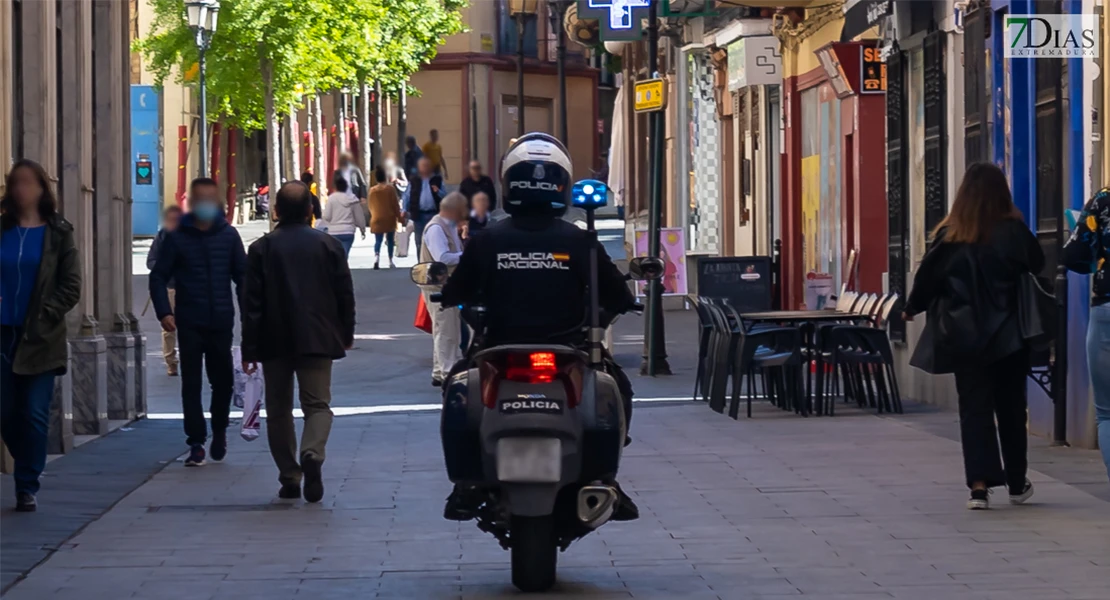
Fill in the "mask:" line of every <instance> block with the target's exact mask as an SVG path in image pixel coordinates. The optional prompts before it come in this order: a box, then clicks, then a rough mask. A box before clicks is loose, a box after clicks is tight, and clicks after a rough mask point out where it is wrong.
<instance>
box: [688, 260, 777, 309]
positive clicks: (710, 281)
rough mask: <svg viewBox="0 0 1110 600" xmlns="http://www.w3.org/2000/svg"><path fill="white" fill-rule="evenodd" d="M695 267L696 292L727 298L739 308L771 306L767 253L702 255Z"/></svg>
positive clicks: (707, 296)
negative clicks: (758, 254)
mask: <svg viewBox="0 0 1110 600" xmlns="http://www.w3.org/2000/svg"><path fill="white" fill-rule="evenodd" d="M697 268H698V272H697V281H698V295H699V296H704V297H706V298H728V300H729V302H730V303H731V304H732V306H733V307H735V308H736V310H738V311H740V312H758V311H763V310H771V299H772V298H771V296H772V284H773V281H772V279H771V273H772V266H771V258H770V257H769V256H724V257H709V256H702V257H699V258H698V267H697Z"/></svg>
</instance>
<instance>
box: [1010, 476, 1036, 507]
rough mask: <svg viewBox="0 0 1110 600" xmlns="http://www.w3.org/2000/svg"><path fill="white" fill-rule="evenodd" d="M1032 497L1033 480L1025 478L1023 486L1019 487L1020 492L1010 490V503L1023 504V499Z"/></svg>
mask: <svg viewBox="0 0 1110 600" xmlns="http://www.w3.org/2000/svg"><path fill="white" fill-rule="evenodd" d="M1032 497H1033V482H1032V481H1029V480H1028V479H1026V480H1025V487H1023V488H1021V493H1020V494H1014V493H1013V492H1010V504H1015V505H1016V504H1025V501H1026V500H1028V499H1030V498H1032Z"/></svg>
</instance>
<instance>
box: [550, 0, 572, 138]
mask: <svg viewBox="0 0 1110 600" xmlns="http://www.w3.org/2000/svg"><path fill="white" fill-rule="evenodd" d="M548 6H549V7H550V8H551V26H552V27H553V28H554V29H555V60H556V62H555V66H556V68H557V69H558V71H557V73H558V79H559V141H561V142H563V145H564V146H567V147H568V148H569V147H570V137H569V134H568V132H567V32H566V29H565V28H564V27H563V21H564V20H565V19H566V15H567V8H568V7H569V4H568V3H567V2H565V1H560V2H551V3H549V4H548Z"/></svg>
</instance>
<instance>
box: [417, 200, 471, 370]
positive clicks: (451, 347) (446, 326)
mask: <svg viewBox="0 0 1110 600" xmlns="http://www.w3.org/2000/svg"><path fill="white" fill-rule="evenodd" d="M464 219H466V196H463V195H462V194H460V193H458V192H451V193H450V194H447V197H446V198H444V199H443V202H442V203H440V206H439V214H438V215H436V216H435V217H433V218H432V219H431V220H430V221H428V225H427V227H426V228H425V230H424V244H423V245H422V246H420V262H422V263H431V262H438V263H442V264H444V265H447V266H448V268H449V269H450V270H451V271H453V270H454V269H455V265H457V264H459V256H461V255H462V240H461V239H459V230H458V225H459V223H461V222H462V221H463V220H464ZM440 287H441V286H421V291H422V292H423V294H424V302H425V304H427V305H428V312H429V313H430V314H431V316H432V385H434V386H437V387H438V386H440V385H443V380H444V379H445V378H446V377H447V373H448V372H450V371H451V367H453V366H455V363H456V362H458V360H459V356H460V355H459V344H460V342H461V337H460V336H461V331H460V325H461V323H462V320H461V317H460V315H459V309H458V307H456V306H452V307H443V309H442V310H441V309H440V306H439V304H438V303H436V302H432V300H431V295H432V294H434V293H436V292H438V291H439V290H440Z"/></svg>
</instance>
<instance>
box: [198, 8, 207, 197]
mask: <svg viewBox="0 0 1110 600" xmlns="http://www.w3.org/2000/svg"><path fill="white" fill-rule="evenodd" d="M207 45H208V44H207V43H206V42H205V41H204V31H203V30H201V31H197V47H198V48H199V53H198V54H199V57H198V60H197V66H198V70H199V71H200V74H199V76H200V176H201V177H208V90H207V89H206V87H205V83H206V82H205V80H204V68H205V64H204V54H205V51H206V50H207V48H206V46H207Z"/></svg>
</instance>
